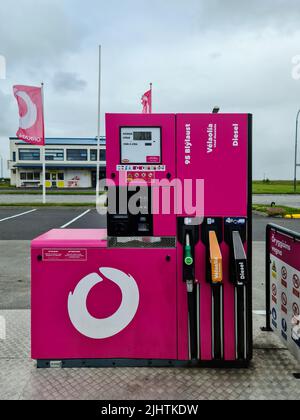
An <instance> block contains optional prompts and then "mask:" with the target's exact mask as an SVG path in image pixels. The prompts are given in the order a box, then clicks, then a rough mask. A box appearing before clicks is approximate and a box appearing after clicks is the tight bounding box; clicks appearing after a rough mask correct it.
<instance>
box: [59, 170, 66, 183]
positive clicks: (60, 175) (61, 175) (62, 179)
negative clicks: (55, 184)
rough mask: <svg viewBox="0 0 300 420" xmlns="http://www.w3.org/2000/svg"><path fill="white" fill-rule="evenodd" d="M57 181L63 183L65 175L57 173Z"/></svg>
mask: <svg viewBox="0 0 300 420" xmlns="http://www.w3.org/2000/svg"><path fill="white" fill-rule="evenodd" d="M58 180H59V181H64V180H65V174H64V173H62V172H61V173H59V174H58Z"/></svg>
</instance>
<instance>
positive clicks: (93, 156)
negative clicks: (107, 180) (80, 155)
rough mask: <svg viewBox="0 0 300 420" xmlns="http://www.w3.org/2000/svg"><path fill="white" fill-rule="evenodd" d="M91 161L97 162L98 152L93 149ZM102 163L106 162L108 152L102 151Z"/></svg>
mask: <svg viewBox="0 0 300 420" xmlns="http://www.w3.org/2000/svg"><path fill="white" fill-rule="evenodd" d="M91 161H93V162H96V161H97V150H96V149H92V150H91ZM100 161H101V162H105V161H106V150H105V149H100Z"/></svg>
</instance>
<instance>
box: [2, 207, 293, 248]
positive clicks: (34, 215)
mask: <svg viewBox="0 0 300 420" xmlns="http://www.w3.org/2000/svg"><path fill="white" fill-rule="evenodd" d="M268 223H276V224H278V225H280V226H284V227H287V228H288V229H293V230H296V231H298V232H300V220H297V219H294V220H288V219H280V218H266V217H262V216H259V215H254V217H253V241H264V240H265V230H266V226H267V224H268ZM61 227H69V228H72V229H95V228H96V229H98V228H105V227H106V217H105V216H103V215H100V214H99V213H98V212H97V210H96V209H95V208H83V207H69V208H68V207H52V208H51V207H48V208H42V207H36V208H35V207H2V208H0V240H32V239H34V238H36V237H37V236H39V235H41V234H43V233H45V232H47V231H48V230H50V229H58V228H61Z"/></svg>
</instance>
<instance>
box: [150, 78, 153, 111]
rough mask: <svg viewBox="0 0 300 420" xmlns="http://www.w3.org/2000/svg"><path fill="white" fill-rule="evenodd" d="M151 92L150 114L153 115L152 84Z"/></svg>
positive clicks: (151, 84)
mask: <svg viewBox="0 0 300 420" xmlns="http://www.w3.org/2000/svg"><path fill="white" fill-rule="evenodd" d="M150 91H151V102H150V114H152V109H153V102H152V101H153V83H150Z"/></svg>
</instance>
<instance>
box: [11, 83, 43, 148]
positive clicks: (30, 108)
mask: <svg viewBox="0 0 300 420" xmlns="http://www.w3.org/2000/svg"><path fill="white" fill-rule="evenodd" d="M13 90H14V95H15V98H16V100H17V102H18V105H19V116H20V123H19V130H18V132H17V137H18V138H19V139H20V140H23V141H25V142H26V143H30V144H35V145H37V146H44V145H45V133H44V113H43V98H42V88H40V87H32V86H14V87H13Z"/></svg>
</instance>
